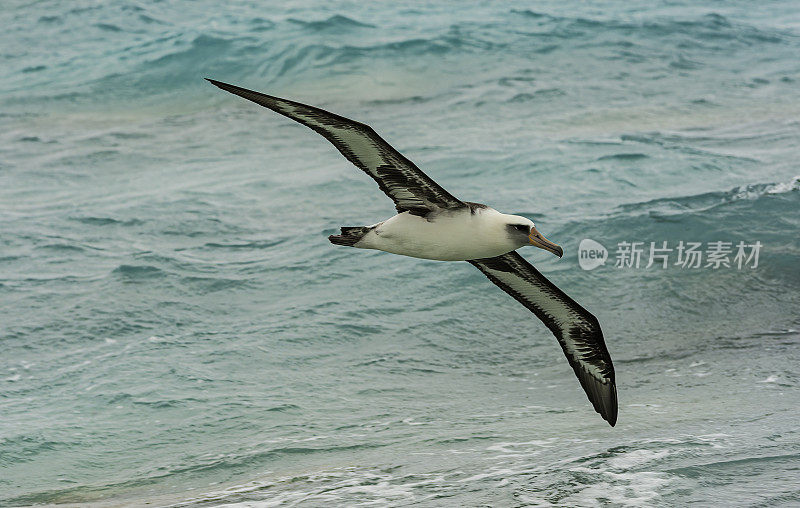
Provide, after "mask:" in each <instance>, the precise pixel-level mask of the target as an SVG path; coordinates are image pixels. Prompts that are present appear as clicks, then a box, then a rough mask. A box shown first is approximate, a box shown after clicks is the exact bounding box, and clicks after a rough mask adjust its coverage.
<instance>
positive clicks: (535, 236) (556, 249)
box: [528, 227, 564, 257]
mask: <svg viewBox="0 0 800 508" xmlns="http://www.w3.org/2000/svg"><path fill="white" fill-rule="evenodd" d="M528 239H529V240H530V241H531V245H535V246H536V247H539V248H540V249H544V250H548V251H550V252H552V253H553V254H555V255H556V256H558V257H561V256H563V255H564V249H562V248H561V247H560V246H558V245H556V244H554V243H553V242H551V241H550V240H548V239H547V238H545V237H543V236H542V234H541V233H539V231H537V230H536V228H535V227H531V233H530V234H529V235H528Z"/></svg>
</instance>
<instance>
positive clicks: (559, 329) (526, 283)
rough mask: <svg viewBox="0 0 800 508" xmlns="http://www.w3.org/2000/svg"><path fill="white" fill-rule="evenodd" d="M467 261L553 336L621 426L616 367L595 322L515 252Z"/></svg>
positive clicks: (602, 409) (604, 412) (603, 410)
mask: <svg viewBox="0 0 800 508" xmlns="http://www.w3.org/2000/svg"><path fill="white" fill-rule="evenodd" d="M469 262H470V263H471V264H472V265H474V266H475V267H477V268H478V269H479V270H480V271H481V272H483V274H484V275H486V276H487V277H488V278H489V280H491V281H492V282H494V283H495V284H497V286H499V287H500V289H502V290H503V291H505V292H506V293H508V294H509V295H511V296H513V297H514V298H515V299H516V300H517V301H518V302H519V303H521V304H522V305H524V306H525V307H527V308H528V309H529V310H530V311H531V312H533V313H534V314H536V317H538V318H539V319H541V320H542V322H544V324H545V325H546V326H547V327H548V328H549V329H550V331H551V332H553V334H554V335H555V336H556V338H557V339H558V342H559V344H561V349H563V350H564V354H565V355H566V356H567V360H568V361H569V364H570V365H571V366H572V369H573V370H574V371H575V374H576V375H577V376H578V380H579V381H580V383H581V386H583V389H584V391H585V392H586V395H588V397H589V400H590V401H591V403H592V405H593V406H594V409H595V411H597V412H598V413H600V416H602V417H603V419H604V420H606V421H607V422H608V423H610V424H611V426H612V427H613V426H614V424H616V423H617V387H616V384H615V382H614V365H612V363H611V356H610V355H609V354H608V349H606V344H605V342H604V341H603V332H602V330H600V324H599V323H598V322H597V318H596V317H594V316H593V315H592V314H591V313H589V311H587V310H586V309H584V308H583V307H581V306H580V305H578V304H577V303H576V302H575V300H573V299H572V298H570V297H569V296H567V295H566V294H564V292H563V291H561V290H560V289H558V288H557V287H556V286H555V285H554V284H553V283H552V282H550V281H549V280H547V279H546V278H545V276H544V275H542V274H541V273H539V271H538V270H537V269H536V268H534V267H533V266H532V265H531V264H530V263H528V262H527V261H525V259H524V258H523V257H522V256H520V255H519V254H517V252H516V251H514V252H509V253H507V254H503V255H502V256H496V257H493V258H485V259H474V260H471V261H469Z"/></svg>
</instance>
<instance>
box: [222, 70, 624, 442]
mask: <svg viewBox="0 0 800 508" xmlns="http://www.w3.org/2000/svg"><path fill="white" fill-rule="evenodd" d="M206 79H207V80H208V81H209V82H211V83H212V84H214V85H216V86H218V87H219V88H221V89H223V90H225V91H228V92H230V93H232V94H235V95H238V96H240V97H243V98H245V99H247V100H250V101H253V102H255V103H256V104H259V105H261V106H264V107H266V108H269V109H271V110H273V111H275V112H276V113H279V114H281V115H283V116H286V117H288V118H291V119H292V120H294V121H296V122H299V123H301V124H303V125H305V126H306V127H309V128H311V129H312V130H314V131H316V132H317V133H319V134H321V135H322V136H323V137H324V138H325V139H327V140H328V141H330V142H331V143H332V144H333V146H335V147H336V149H337V150H339V152H341V154H342V155H344V156H345V158H346V159H347V160H349V161H350V162H352V163H353V164H354V165H355V166H356V167H357V168H359V169H361V170H362V171H364V172H365V173H366V174H367V175H369V176H370V177H372V179H373V180H375V182H376V183H377V184H378V187H379V188H380V189H381V190H382V191H383V192H384V193H385V194H386V195H387V196H389V199H391V200H392V201H394V204H395V208H396V209H397V214H396V215H395V216H393V217H390V218H389V219H386V220H384V221H381V222H378V223H377V224H373V225H371V226H356V227H342V228H341V234H338V235H331V236H329V237H328V240H330V242H331V243H333V244H335V245H344V246H348V247H355V248H358V249H375V250H381V251H385V252H391V253H393V254H400V255H402V256H411V257H415V258H423V259H434V260H439V261H466V262H468V263H470V264H471V265H472V266H474V267H475V268H477V269H478V270H480V271H481V272H482V273H483V274H484V275H485V276H486V277H488V278H489V280H490V281H492V282H493V283H494V284H496V285H497V286H498V287H499V288H500V289H502V290H503V291H505V292H506V293H508V294H509V295H511V296H512V297H513V298H514V299H515V300H517V301H518V302H519V303H521V304H522V305H524V306H525V307H526V308H527V309H528V310H530V311H531V312H533V314H535V315H536V317H537V318H539V319H540V320H541V321H542V322H543V323H544V324H545V326H547V328H549V329H550V331H551V332H553V335H555V337H556V339H558V343H559V344H560V345H561V349H562V350H563V351H564V354H565V355H566V357H567V361H568V362H569V364H570V366H571V367H572V369H573V370H574V371H575V374H576V375H577V377H578V380H579V381H580V384H581V386H582V387H583V389H584V391H585V392H586V395H587V396H588V397H589V401H590V402H591V403H592V405H593V406H594V409H595V411H597V412H598V413H599V414H600V416H602V417H603V419H604V420H606V421H607V422H608V423H609V424H610V425H611V426H612V427H613V426H614V425H615V424H616V422H617V387H616V384H615V381H614V366H613V364H612V363H611V356H610V355H609V354H608V349H607V348H606V345H605V342H604V340H603V332H602V330H601V329H600V324H599V322H598V321H597V318H596V317H595V316H594V315H592V314H591V313H590V312H589V311H587V310H586V309H584V308H583V307H581V306H580V305H579V304H578V303H577V302H575V300H573V299H572V298H570V297H569V296H567V295H566V294H565V293H564V292H563V291H561V290H560V289H559V288H558V287H556V286H555V285H554V284H553V283H552V282H550V281H549V280H547V278H545V276H544V275H542V274H541V273H539V271H538V270H537V269H536V268H534V267H533V266H532V265H531V264H530V263H528V262H527V261H525V259H524V258H523V257H522V256H520V255H519V253H518V252H517V249H519V248H521V247H523V246H526V245H533V246H535V247H538V248H540V249H544V250H547V251H549V252H552V253H553V254H555V255H556V256H558V257H561V256H562V255H563V251H562V249H561V247H559V246H558V245H556V244H555V243H553V242H551V241H550V240H548V239H546V238H545V237H544V236H542V234H541V233H540V232H539V230H538V229H536V225H535V224H534V223H533V222H532V221H531V220H530V219H528V218H526V217H520V216H518V215H508V214H504V213H500V212H498V211H497V210H495V209H494V208H491V207H489V206H486V205H484V204H480V203H473V202H470V201H462V200H460V199H458V198H456V197H455V196H453V195H452V194H450V193H449V192H447V191H446V190H445V189H444V188H442V187H441V186H440V185H439V184H437V183H436V182H435V181H433V180H432V179H431V178H430V177H429V176H428V175H426V174H425V173H423V172H422V170H421V169H419V168H418V167H417V166H416V165H415V164H414V163H413V162H411V161H410V160H408V159H407V158H406V157H404V156H403V155H402V154H401V153H400V152H398V151H397V150H395V149H394V148H392V147H391V145H389V143H387V142H386V141H384V140H383V138H381V137H380V136H378V134H377V133H376V132H375V131H374V130H373V129H372V128H371V127H369V126H368V125H365V124H363V123H360V122H356V121H354V120H350V119H348V118H345V117H343V116H339V115H337V114H334V113H330V112H328V111H325V110H323V109H320V108H316V107H314V106H308V105H306V104H301V103H299V102H294V101H291V100H287V99H281V98H279V97H273V96H271V95H266V94H263V93H260V92H255V91H253V90H248V89H246V88H241V87H238V86H235V85H230V84H227V83H222V82H220V81H216V80H213V79H208V78H206Z"/></svg>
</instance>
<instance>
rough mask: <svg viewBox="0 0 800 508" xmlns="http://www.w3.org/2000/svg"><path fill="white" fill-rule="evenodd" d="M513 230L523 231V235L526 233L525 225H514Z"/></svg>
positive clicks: (526, 227)
mask: <svg viewBox="0 0 800 508" xmlns="http://www.w3.org/2000/svg"><path fill="white" fill-rule="evenodd" d="M514 228H515V229H517V230H518V231H524V232H525V233H527V232H528V226H527V224H515V225H514Z"/></svg>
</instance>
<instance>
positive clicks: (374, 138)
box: [208, 79, 466, 216]
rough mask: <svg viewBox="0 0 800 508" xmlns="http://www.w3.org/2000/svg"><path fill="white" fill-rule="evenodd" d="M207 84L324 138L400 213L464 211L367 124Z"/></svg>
mask: <svg viewBox="0 0 800 508" xmlns="http://www.w3.org/2000/svg"><path fill="white" fill-rule="evenodd" d="M208 81H209V82H211V83H212V84H214V85H216V86H218V87H219V88H222V89H223V90H226V91H228V92H230V93H232V94H236V95H239V96H240V97H244V98H245V99H248V100H251V101H253V102H255V103H256V104H260V105H262V106H264V107H266V108H269V109H271V110H273V111H275V112H276V113H280V114H281V115H283V116H286V117H289V118H291V119H292V120H294V121H296V122H299V123H301V124H303V125H305V126H306V127H310V128H311V129H313V130H315V131H316V132H318V133H319V134H322V136H324V137H325V139H327V140H328V141H330V142H331V143H333V146H335V147H336V148H337V149H338V150H339V151H340V152H341V153H342V155H344V156H345V157H346V158H347V160H349V161H350V162H352V163H353V164H355V165H356V166H357V167H358V168H360V169H361V170H363V171H364V172H365V173H367V174H368V175H369V176H371V177H372V178H373V179H374V180H375V181H376V182H377V183H378V187H380V189H381V190H382V191H383V192H385V193H386V195H387V196H389V197H390V198H391V199H392V201H394V203H395V206H396V207H397V211H398V212H404V211H408V212H411V213H412V214H415V215H420V216H425V215H427V214H428V213H429V212H432V211H434V210H437V209H449V208H460V207H463V206H466V205H465V204H464V203H462V202H461V201H459V200H458V199H456V198H455V197H453V196H452V195H451V194H450V193H449V192H447V191H446V190H444V189H443V188H442V187H441V186H439V184H437V183H436V182H434V181H433V180H432V179H431V178H430V177H429V176H428V175H426V174H425V173H423V172H422V170H420V169H419V168H418V167H417V166H415V165H414V163H413V162H411V161H410V160H408V159H406V158H405V157H404V156H403V155H402V154H401V153H400V152H398V151H397V150H395V149H394V148H392V147H391V145H389V143H387V142H386V141H384V140H383V139H382V138H381V137H380V136H378V135H377V134H376V133H375V131H374V130H372V128H371V127H370V126H369V125H365V124H363V123H360V122H355V121H353V120H350V119H347V118H344V117H342V116H339V115H336V114H333V113H329V112H328V111H325V110H322V109H319V108H315V107H314V106H307V105H305V104H300V103H299V102H294V101H289V100H286V99H281V98H279V97H273V96H271V95H265V94H263V93H259V92H254V91H252V90H247V89H246V88H241V87H238V86H234V85H229V84H227V83H222V82H219V81H215V80H213V79H208Z"/></svg>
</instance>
